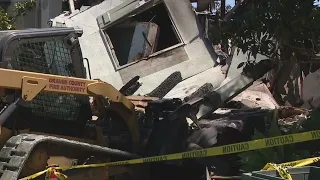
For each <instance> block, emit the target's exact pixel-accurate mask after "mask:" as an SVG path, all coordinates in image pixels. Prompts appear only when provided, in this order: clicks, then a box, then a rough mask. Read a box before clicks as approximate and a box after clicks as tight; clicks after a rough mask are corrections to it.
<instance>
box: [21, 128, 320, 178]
mask: <svg viewBox="0 0 320 180" xmlns="http://www.w3.org/2000/svg"><path fill="white" fill-rule="evenodd" d="M318 139H320V130H317V131H308V132H303V133H296V134H289V135H283V136H275V137H270V138H264V139H258V140H253V141H247V142H242V143H235V144H229V145H224V146H219V147H213V148H207V149H202V150H195V151H188V152H182V153H175V154H168V155H162V156H154V157H147V158H139V159H132V160H125V161H117V162H110V163H101V164H91V165H78V166H71V167H59V168H56V169H59V170H61V171H66V170H70V169H79V168H94V167H104V166H119V165H130V164H142V163H151V162H160V161H170V160H180V159H191V158H204V157H212V156H220V155H226V154H234V153H240V152H246V151H252V150H258V149H264V148H270V147H276V146H282V145H287V144H295V143H299V142H306V141H312V140H318ZM46 172H47V171H46V170H45V171H41V172H39V173H36V174H34V175H31V176H28V177H26V178H22V180H29V179H34V178H36V177H38V176H41V175H42V174H44V173H46Z"/></svg>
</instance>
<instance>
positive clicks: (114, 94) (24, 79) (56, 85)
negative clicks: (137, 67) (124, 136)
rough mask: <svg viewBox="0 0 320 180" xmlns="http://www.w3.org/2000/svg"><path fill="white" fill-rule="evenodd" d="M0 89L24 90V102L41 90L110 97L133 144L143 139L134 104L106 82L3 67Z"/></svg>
mask: <svg viewBox="0 0 320 180" xmlns="http://www.w3.org/2000/svg"><path fill="white" fill-rule="evenodd" d="M0 88H8V89H18V90H21V91H22V93H21V94H22V97H21V98H22V99H23V100H24V101H31V100H32V99H33V98H35V97H36V96H37V94H39V93H40V92H57V93H64V94H72V95H84V96H98V97H103V98H106V99H107V100H108V102H109V103H110V105H109V106H108V108H109V109H110V110H113V111H116V112H117V113H118V114H119V115H120V116H121V117H122V118H123V119H124V120H125V123H126V125H127V127H128V129H129V131H130V132H131V135H132V141H133V144H136V143H138V141H139V138H140V137H139V127H138V123H137V119H136V117H135V112H134V105H133V104H132V103H131V101H129V100H128V99H127V98H126V97H125V96H124V95H122V94H121V93H120V92H119V91H118V90H117V89H115V88H114V87H113V86H112V85H110V84H108V83H106V82H103V81H100V80H88V79H81V78H74V77H65V76H58V75H50V74H42V73H34V72H26V71H18V70H9V69H3V68H0Z"/></svg>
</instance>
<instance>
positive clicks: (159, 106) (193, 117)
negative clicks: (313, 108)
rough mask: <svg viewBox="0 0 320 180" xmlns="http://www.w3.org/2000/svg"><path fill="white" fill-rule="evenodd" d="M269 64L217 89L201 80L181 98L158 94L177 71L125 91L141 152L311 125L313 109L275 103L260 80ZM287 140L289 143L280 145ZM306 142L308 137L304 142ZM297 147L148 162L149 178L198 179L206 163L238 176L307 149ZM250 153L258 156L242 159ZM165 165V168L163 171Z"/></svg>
mask: <svg viewBox="0 0 320 180" xmlns="http://www.w3.org/2000/svg"><path fill="white" fill-rule="evenodd" d="M270 65H271V64H270V63H268V62H267V61H266V62H263V61H262V62H260V63H258V64H257V65H255V66H254V68H252V69H246V70H244V72H243V73H242V74H241V75H240V76H238V77H237V78H235V79H232V80H230V81H227V82H226V83H224V84H222V85H221V86H220V87H219V88H217V89H214V88H213V87H212V85H211V84H210V83H205V84H204V85H203V86H201V87H200V88H199V89H198V90H196V91H195V92H193V93H191V94H190V95H189V96H187V97H185V98H184V99H179V98H173V99H169V98H163V97H164V96H165V95H166V93H168V92H169V91H170V90H171V89H172V88H173V87H174V86H175V85H177V84H178V83H179V80H180V81H181V76H179V75H180V73H179V72H175V73H173V74H172V75H170V76H169V77H168V78H167V79H166V80H165V81H164V82H163V83H161V85H160V86H158V87H157V88H155V89H154V90H153V91H152V92H150V93H149V94H147V95H145V96H127V97H128V99H129V100H131V102H133V104H134V105H135V106H136V110H137V113H138V114H139V120H140V121H141V131H142V132H143V133H142V134H143V137H141V138H143V139H144V140H143V142H144V144H143V149H144V151H143V156H146V157H151V156H159V155H165V154H173V153H179V152H187V151H190V150H201V149H205V148H211V147H218V146H222V145H229V144H234V143H239V142H244V141H250V140H254V139H256V138H258V139H260V138H265V137H273V136H278V135H283V134H289V133H294V132H304V131H308V130H310V126H312V125H310V124H309V123H316V122H314V120H312V118H311V120H310V116H312V113H310V111H309V110H306V109H301V108H294V107H287V106H284V107H283V106H279V105H278V104H277V102H276V101H275V100H274V98H273V96H272V94H271V93H270V92H269V90H268V88H267V85H266V84H265V83H264V82H263V81H261V79H262V77H263V75H264V74H265V73H266V72H268V71H269V70H270V69H271V68H272V66H270ZM262 69H263V71H262ZM133 86H134V85H133ZM306 122H309V123H306ZM317 124H319V123H317ZM308 126H309V127H308ZM315 129H316V128H315ZM292 146H294V145H290V146H289V145H288V146H284V148H285V149H287V148H292ZM309 146H310V144H308V143H307V147H309ZM234 148H235V149H239V148H240V149H241V148H245V147H230V148H229V149H226V151H234ZM296 148H297V149H296V151H295V152H293V154H295V153H296V154H295V155H292V156H286V157H285V156H283V155H282V156H281V157H279V158H278V159H273V158H271V159H268V158H266V157H260V156H261V154H259V152H251V154H248V153H235V154H230V155H223V156H216V157H205V158H197V159H192V160H177V161H172V162H171V161H169V162H167V161H165V162H163V163H162V162H161V163H152V164H151V165H150V168H151V171H152V173H151V174H152V176H153V177H152V179H163V178H168V179H173V178H182V177H183V178H186V179H190V177H192V179H199V178H200V177H203V176H204V174H205V172H206V171H205V170H206V169H207V172H208V173H209V174H211V175H210V176H215V177H217V176H219V177H221V176H223V177H225V176H237V175H240V174H241V173H243V172H248V171H253V170H257V168H258V169H259V168H262V167H260V166H264V165H265V164H266V163H268V162H269V161H274V162H285V161H289V160H295V158H297V157H300V156H301V154H299V153H301V152H303V151H306V150H308V148H306V147H305V146H302V147H301V146H300V145H299V144H298V145H296ZM315 149H317V148H315ZM273 153H274V155H275V156H277V155H279V152H278V151H276V150H275V152H273ZM310 153H312V152H310ZM251 156H252V157H256V158H258V159H259V160H257V162H254V163H250V162H247V159H248V158H249V159H251V158H252V157H251ZM271 156H272V155H270V157H271ZM160 169H161V170H160ZM164 169H165V170H166V171H167V172H168V173H165V174H163V173H162V172H163V170H164ZM191 169H192V171H190V170H191ZM200 179H201V178H200Z"/></svg>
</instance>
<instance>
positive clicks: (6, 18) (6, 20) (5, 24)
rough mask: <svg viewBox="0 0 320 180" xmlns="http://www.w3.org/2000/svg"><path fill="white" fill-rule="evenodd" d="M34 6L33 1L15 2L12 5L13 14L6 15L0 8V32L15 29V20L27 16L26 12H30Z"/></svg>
mask: <svg viewBox="0 0 320 180" xmlns="http://www.w3.org/2000/svg"><path fill="white" fill-rule="evenodd" d="M35 6H36V1H35V0H28V1H24V2H17V3H15V5H14V8H13V11H14V14H8V13H7V12H6V11H5V10H4V9H3V8H1V7H0V30H13V29H16V28H17V25H16V22H15V20H16V18H17V17H23V16H26V15H27V12H29V11H32V10H33V9H34V8H35Z"/></svg>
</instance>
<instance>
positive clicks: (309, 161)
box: [262, 157, 320, 170]
mask: <svg viewBox="0 0 320 180" xmlns="http://www.w3.org/2000/svg"><path fill="white" fill-rule="evenodd" d="M319 161H320V157H313V158H307V159H301V160H297V161H291V162H286V163H281V164H278V166H281V167H286V168H288V167H292V168H295V167H302V166H306V165H310V164H313V163H316V162H319ZM262 170H274V168H273V167H271V166H268V164H267V165H266V166H265V167H264V168H263V169H262Z"/></svg>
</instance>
